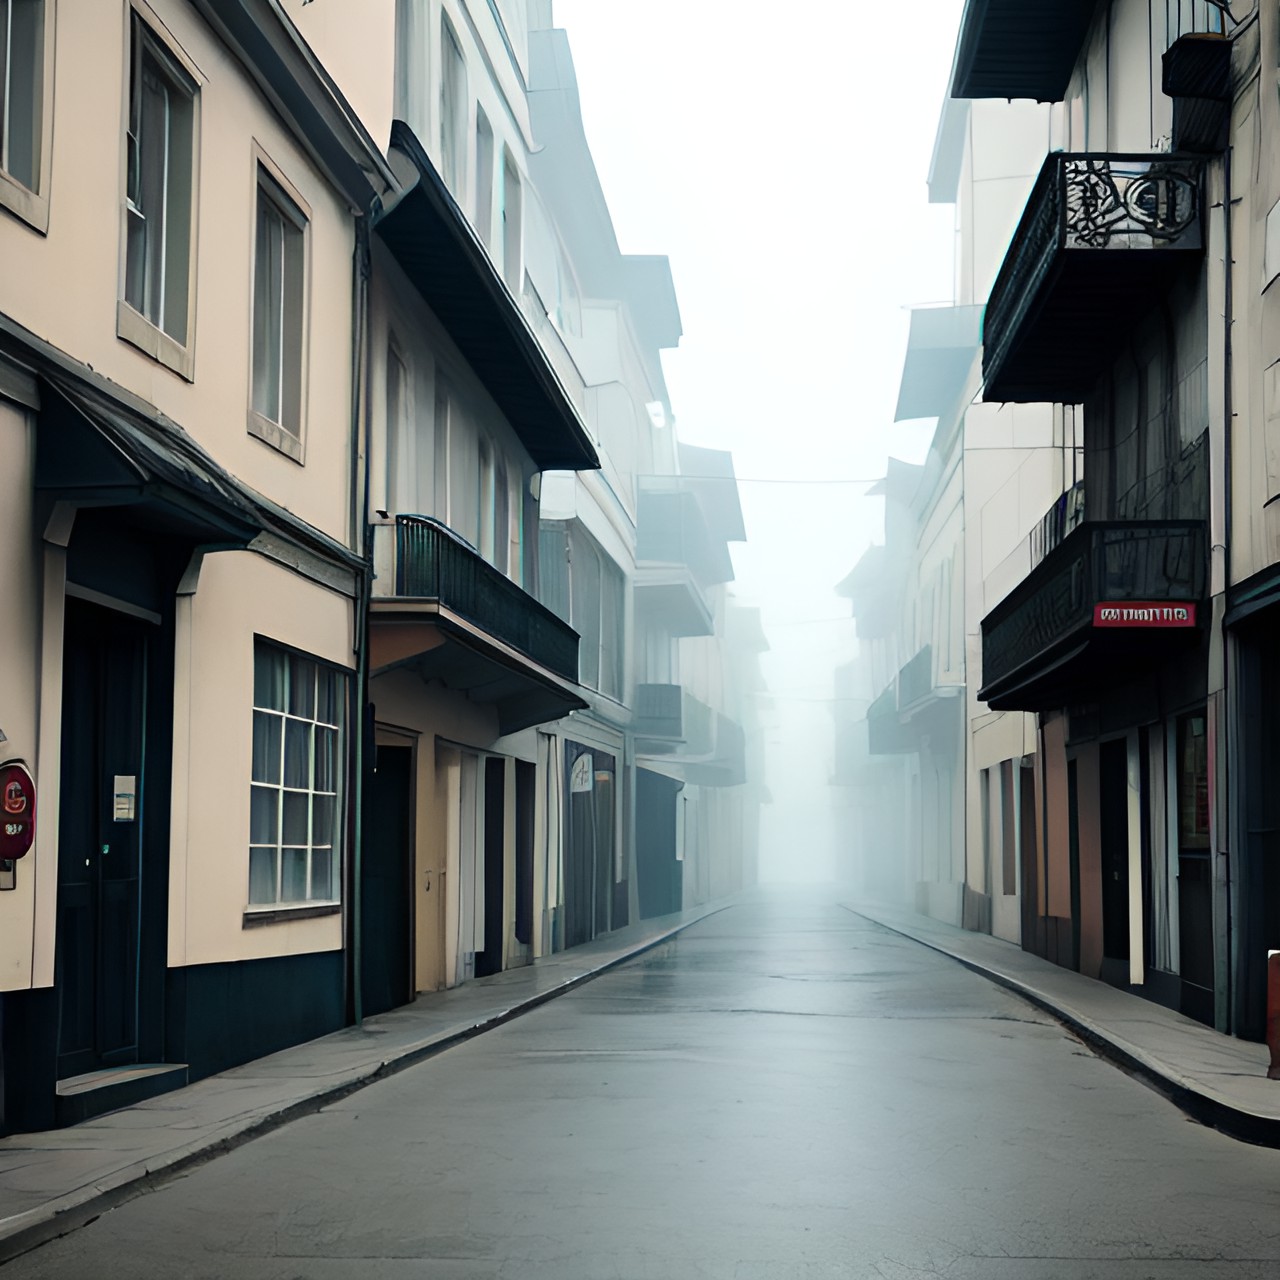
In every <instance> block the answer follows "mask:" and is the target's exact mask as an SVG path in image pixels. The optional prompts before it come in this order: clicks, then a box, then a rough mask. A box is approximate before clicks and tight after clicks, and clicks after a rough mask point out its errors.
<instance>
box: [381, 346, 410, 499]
mask: <svg viewBox="0 0 1280 1280" xmlns="http://www.w3.org/2000/svg"><path fill="white" fill-rule="evenodd" d="M386 391H387V413H386V442H387V493H386V497H385V499H384V501H385V502H386V504H387V510H388V511H390V512H393V513H394V512H404V511H407V510H408V509H409V507H408V504H409V503H410V502H411V501H412V499H411V498H410V496H409V495H410V494H411V493H412V491H413V480H414V472H415V466H414V444H415V441H414V438H413V432H412V431H411V430H410V428H409V403H408V402H409V374H408V371H407V370H406V369H405V366H404V361H403V360H402V359H401V358H400V352H399V350H398V348H397V347H396V345H395V343H394V342H390V343H388V344H387V385H386Z"/></svg>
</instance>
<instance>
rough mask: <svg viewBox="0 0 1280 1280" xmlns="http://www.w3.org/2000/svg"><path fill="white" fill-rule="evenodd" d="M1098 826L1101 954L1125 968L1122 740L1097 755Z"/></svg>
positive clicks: (1125, 769) (1125, 752) (1125, 765)
mask: <svg viewBox="0 0 1280 1280" xmlns="http://www.w3.org/2000/svg"><path fill="white" fill-rule="evenodd" d="M1098 791H1099V797H1098V801H1099V803H1098V809H1099V817H1100V820H1101V826H1102V842H1101V843H1102V954H1103V957H1104V958H1105V959H1107V960H1117V961H1122V962H1123V963H1124V965H1125V969H1124V973H1125V975H1126V980H1127V975H1128V964H1129V749H1128V743H1127V742H1126V740H1125V739H1124V738H1114V739H1112V740H1111V741H1110V742H1104V743H1102V744H1101V746H1100V748H1099V751H1098Z"/></svg>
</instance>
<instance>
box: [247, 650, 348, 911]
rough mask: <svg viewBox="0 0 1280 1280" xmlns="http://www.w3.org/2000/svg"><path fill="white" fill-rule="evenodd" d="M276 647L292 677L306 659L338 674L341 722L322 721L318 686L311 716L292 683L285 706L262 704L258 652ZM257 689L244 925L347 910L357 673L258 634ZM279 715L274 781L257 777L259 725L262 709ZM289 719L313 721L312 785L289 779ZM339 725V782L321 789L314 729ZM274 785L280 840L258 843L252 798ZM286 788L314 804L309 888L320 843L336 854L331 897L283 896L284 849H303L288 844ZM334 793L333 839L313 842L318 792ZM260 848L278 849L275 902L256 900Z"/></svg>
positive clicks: (335, 770)
mask: <svg viewBox="0 0 1280 1280" xmlns="http://www.w3.org/2000/svg"><path fill="white" fill-rule="evenodd" d="M264 649H265V650H271V651H273V652H274V653H275V654H277V655H279V656H280V657H281V658H283V659H284V662H285V664H286V665H285V670H286V673H287V680H288V681H292V665H293V663H294V662H304V663H307V664H309V665H310V667H311V668H312V669H313V670H314V672H315V674H316V675H319V674H321V673H329V674H330V675H333V676H334V677H336V690H335V699H334V713H335V716H336V720H337V723H333V722H331V721H328V720H320V719H319V718H318V714H319V712H318V708H317V707H315V706H314V690H313V706H312V710H311V715H310V718H308V717H306V716H300V715H297V714H295V713H294V712H293V711H292V710H290V705H289V704H290V688H289V684H288V683H286V686H285V694H284V698H283V702H284V704H285V705H284V707H283V708H276V707H260V706H259V705H258V697H257V682H258V655H259V652H260V651H262V650H264ZM252 671H253V689H252V692H251V695H250V704H251V712H250V733H251V737H250V752H249V756H250V770H249V794H250V806H249V808H250V817H249V830H248V839H247V841H246V843H245V849H246V853H247V855H248V856H247V857H246V861H245V907H244V919H243V924H244V926H245V927H246V928H248V927H250V926H253V925H256V924H266V923H271V922H272V921H275V920H288V919H298V918H300V917H305V916H313V915H329V914H337V913H339V912H340V911H341V910H342V906H343V900H344V899H343V872H344V868H345V865H346V834H347V831H346V818H345V807H346V800H347V796H346V791H347V781H348V772H349V770H348V756H349V752H350V724H349V720H350V715H349V711H350V707H349V701H350V691H351V685H350V681H351V675H352V673H351V672H350V671H349V670H347V669H346V668H344V667H342V666H340V665H339V664H337V663H333V662H328V661H326V660H325V659H323V658H320V657H318V656H317V655H315V654H311V653H305V652H303V651H302V650H300V649H295V648H294V647H292V646H291V645H287V644H281V643H279V642H278V641H276V640H274V639H272V638H271V637H269V636H264V635H256V634H255V635H254V637H253V661H252ZM260 713H261V714H265V715H271V716H277V717H279V719H280V720H281V722H282V724H281V730H280V780H279V783H278V784H276V783H273V782H271V781H269V780H263V781H259V780H258V779H256V778H255V777H254V773H255V767H254V760H253V756H254V744H255V736H254V729H255V726H256V722H257V717H258V715H259V714H260ZM289 720H296V721H298V722H300V723H304V724H307V725H310V726H311V731H312V745H311V748H310V766H309V778H308V784H307V786H306V788H298V787H289V786H287V785H286V783H287V778H288V764H287V758H286V752H287V740H288V735H287V733H286V725H287V722H288V721H289ZM317 726H318V727H321V728H325V729H331V730H333V731H334V732H335V733H336V735H337V738H336V744H335V748H334V758H333V787H334V790H333V791H332V792H329V791H317V790H316V787H315V782H316V752H315V746H314V733H315V729H316V727H317ZM255 789H259V790H272V791H275V792H276V793H277V794H278V795H279V796H280V800H279V801H278V808H277V812H276V835H277V839H276V840H275V842H274V844H267V843H265V842H262V841H258V842H255V841H254V839H253V836H254V830H253V821H254V818H253V803H252V797H253V794H254V790H255ZM286 793H292V794H305V795H306V796H307V797H308V798H309V801H310V803H309V804H308V840H307V844H306V850H307V891H308V895H310V892H311V881H312V878H313V874H314V860H315V854H316V851H317V848H319V849H320V850H325V849H327V850H328V851H329V853H330V857H331V859H332V863H331V869H330V875H331V881H330V885H331V888H332V890H333V893H332V894H331V895H330V896H329V897H327V898H318V897H311V896H308V897H306V898H304V899H293V900H288V899H285V898H282V897H281V892H282V889H283V883H284V850H285V849H286V848H298V847H301V846H298V845H286V844H285V843H284V807H285V806H284V796H285V794H286ZM318 795H319V796H329V797H332V800H333V818H332V822H333V828H332V833H331V834H332V844H330V845H327V846H326V845H320V846H316V845H315V844H314V842H313V838H312V837H313V835H314V820H315V819H314V800H315V797H316V796H318ZM255 848H274V849H275V851H276V877H275V887H276V897H275V900H274V901H271V902H254V901H253V887H252V862H253V858H252V850H253V849H255Z"/></svg>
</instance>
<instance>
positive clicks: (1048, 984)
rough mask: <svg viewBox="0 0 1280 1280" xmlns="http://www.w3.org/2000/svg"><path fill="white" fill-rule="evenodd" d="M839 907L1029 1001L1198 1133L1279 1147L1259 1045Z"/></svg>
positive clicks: (927, 926) (888, 917) (950, 934)
mask: <svg viewBox="0 0 1280 1280" xmlns="http://www.w3.org/2000/svg"><path fill="white" fill-rule="evenodd" d="M845 905H846V907H847V908H848V910H850V911H852V912H854V913H855V914H856V915H860V916H862V917H864V918H865V919H867V920H871V921H873V922H874V923H876V924H880V925H883V926H884V927H885V928H888V929H892V930H893V931H894V932H896V933H900V934H902V935H903V936H904V937H908V938H911V939H914V940H915V941H916V942H920V943H923V944H924V945H925V946H927V947H932V948H933V949H934V950H935V951H940V952H942V954H943V955H947V956H950V957H952V959H954V960H958V961H959V962H960V963H961V964H962V965H964V966H965V967H966V968H968V969H971V970H973V971H974V972H975V973H979V974H981V975H982V976H983V977H985V978H989V979H990V980H991V981H993V982H997V983H999V984H1000V985H1001V986H1002V987H1006V988H1008V989H1009V990H1010V991H1014V992H1016V993H1017V994H1019V995H1021V996H1023V997H1025V998H1026V999H1027V1000H1030V1001H1031V1003H1032V1004H1034V1005H1037V1006H1039V1007H1040V1008H1041V1009H1044V1010H1045V1011H1046V1012H1048V1013H1050V1014H1052V1015H1053V1016H1054V1017H1055V1018H1057V1019H1058V1020H1059V1021H1061V1022H1063V1023H1065V1024H1066V1025H1067V1026H1068V1027H1070V1028H1071V1030H1073V1031H1074V1032H1075V1033H1076V1034H1077V1035H1079V1036H1080V1037H1081V1039H1083V1040H1084V1041H1085V1042H1086V1043H1087V1044H1089V1046H1090V1047H1091V1048H1093V1049H1094V1050H1095V1051H1096V1052H1097V1053H1099V1054H1100V1055H1101V1056H1103V1057H1105V1058H1108V1059H1110V1060H1111V1061H1113V1062H1115V1063H1117V1064H1118V1065H1119V1066H1121V1067H1123V1068H1124V1069H1125V1070H1127V1071H1130V1072H1132V1073H1133V1074H1134V1075H1135V1076H1137V1077H1139V1078H1140V1079H1142V1080H1143V1081H1145V1082H1146V1083H1147V1084H1149V1085H1151V1086H1152V1087H1153V1088H1155V1089H1156V1090H1157V1091H1158V1092H1159V1093H1161V1094H1163V1095H1164V1096H1165V1097H1167V1098H1168V1099H1169V1100H1170V1101H1172V1102H1173V1103H1175V1104H1176V1105H1177V1106H1178V1107H1181V1108H1182V1110H1183V1111H1185V1112H1186V1113H1187V1114H1188V1115H1190V1116H1192V1117H1193V1118H1194V1119H1196V1120H1199V1121H1200V1122H1201V1123H1203V1124H1207V1125H1211V1126H1213V1127H1214V1128H1216V1129H1220V1130H1221V1131H1222V1132H1223V1133H1226V1134H1230V1135H1231V1136H1232V1137H1233V1138H1240V1139H1242V1140H1244V1141H1246V1142H1255V1143H1258V1144H1260V1145H1262V1146H1268V1147H1280V1080H1268V1079H1267V1065H1268V1063H1269V1061H1270V1055H1269V1053H1268V1052H1267V1048H1266V1046H1265V1045H1261V1044H1254V1043H1252V1042H1250V1041H1247V1040H1238V1039H1236V1038H1235V1037H1234V1036H1225V1035H1222V1034H1220V1033H1219V1032H1217V1031H1214V1030H1212V1029H1211V1028H1209V1027H1206V1026H1203V1025H1202V1024H1201V1023H1199V1022H1194V1021H1192V1020H1191V1019H1190V1018H1186V1017H1183V1015H1182V1014H1180V1013H1174V1012H1173V1010H1171V1009H1166V1008H1164V1007H1163V1006H1161V1005H1158V1004H1153V1003H1152V1002H1151V1001H1150V1000H1144V999H1143V998H1142V997H1141V996H1135V995H1130V994H1129V993H1128V992H1125V991H1120V990H1118V989H1117V988H1115V987H1111V986H1108V985H1107V984H1106V983H1105V982H1098V981H1095V980H1094V979H1092V978H1086V977H1084V976H1083V975H1081V974H1079V973H1074V972H1072V971H1071V970H1069V969H1062V968H1059V967H1058V966H1057V965H1055V964H1050V963H1049V961H1047V960H1042V959H1041V958H1040V957H1039V956H1036V955H1032V954H1031V953H1029V952H1026V951H1023V950H1022V949H1021V948H1020V947H1016V946H1014V945H1013V944H1012V943H1008V942H1004V941H1002V940H1001V939H999V938H992V937H990V936H989V935H987V934H982V933H970V932H969V931H968V930H965V929H957V928H955V927H954V926H952V925H948V924H943V923H942V922H941V921H938V920H933V919H930V918H929V917H928V916H922V915H918V914H916V913H915V912H913V911H908V910H905V909H903V908H900V907H894V906H887V905H884V904H880V903H875V904H867V903H861V902H857V903H846V904H845Z"/></svg>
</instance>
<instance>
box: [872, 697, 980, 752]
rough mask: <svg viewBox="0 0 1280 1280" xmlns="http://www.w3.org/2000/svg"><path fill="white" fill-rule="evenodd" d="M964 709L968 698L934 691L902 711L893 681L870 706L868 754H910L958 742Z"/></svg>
mask: <svg viewBox="0 0 1280 1280" xmlns="http://www.w3.org/2000/svg"><path fill="white" fill-rule="evenodd" d="M886 694H887V695H888V696H887V697H886ZM963 711H964V699H963V698H962V697H958V696H956V695H954V694H947V695H939V694H931V695H930V696H929V697H928V698H926V699H924V700H923V701H921V702H918V703H916V704H915V705H914V706H912V707H911V708H910V709H909V710H906V711H898V710H897V692H896V690H895V689H894V688H893V686H892V685H891V686H890V687H889V688H888V689H887V690H886V691H885V694H881V695H880V697H879V698H877V699H876V701H875V702H873V703H872V704H871V706H870V707H869V708H868V709H867V751H868V754H869V755H872V756H900V755H910V754H913V753H915V752H917V751H920V750H922V749H924V748H926V747H930V746H932V747H934V748H935V749H936V748H937V747H939V746H942V745H945V744H948V743H951V742H954V741H956V735H957V734H958V733H959V731H960V727H961V724H962V722H963Z"/></svg>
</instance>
